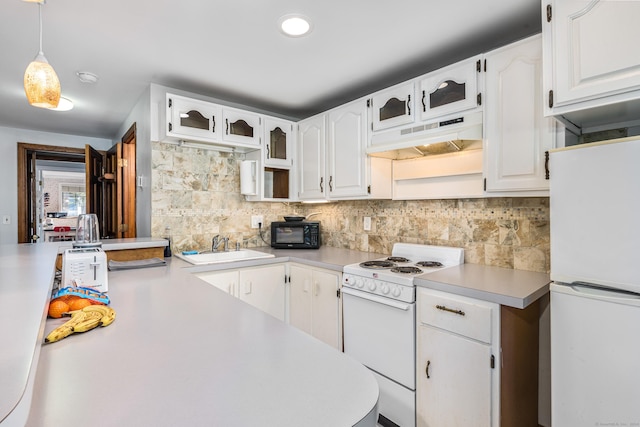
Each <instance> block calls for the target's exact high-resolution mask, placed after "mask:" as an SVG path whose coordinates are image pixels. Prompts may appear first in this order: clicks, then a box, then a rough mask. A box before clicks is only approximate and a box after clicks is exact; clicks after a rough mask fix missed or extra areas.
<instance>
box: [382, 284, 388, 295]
mask: <svg viewBox="0 0 640 427" xmlns="http://www.w3.org/2000/svg"><path fill="white" fill-rule="evenodd" d="M381 289H382V293H383V294H384V295H387V294H388V293H389V287H388V286H387V285H385V284H383V285H382V288H381Z"/></svg>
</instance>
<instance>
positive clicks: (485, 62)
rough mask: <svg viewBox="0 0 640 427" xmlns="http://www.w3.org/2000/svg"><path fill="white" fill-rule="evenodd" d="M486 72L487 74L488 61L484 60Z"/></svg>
mask: <svg viewBox="0 0 640 427" xmlns="http://www.w3.org/2000/svg"><path fill="white" fill-rule="evenodd" d="M484 72H485V73H486V72H487V60H486V59H485V60H484Z"/></svg>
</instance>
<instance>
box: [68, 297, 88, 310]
mask: <svg viewBox="0 0 640 427" xmlns="http://www.w3.org/2000/svg"><path fill="white" fill-rule="evenodd" d="M89 305H91V301H89V300H88V299H86V298H78V299H74V300H72V301H70V302H69V308H70V309H71V311H75V310H82V309H83V308H85V307H87V306H89Z"/></svg>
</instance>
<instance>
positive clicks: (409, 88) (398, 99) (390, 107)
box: [369, 82, 415, 131]
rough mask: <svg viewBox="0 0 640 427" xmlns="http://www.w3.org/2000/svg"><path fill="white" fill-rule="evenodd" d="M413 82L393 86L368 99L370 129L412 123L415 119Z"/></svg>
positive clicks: (376, 129) (375, 129)
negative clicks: (370, 120)
mask: <svg viewBox="0 0 640 427" xmlns="http://www.w3.org/2000/svg"><path fill="white" fill-rule="evenodd" d="M413 91H414V85H413V82H410V83H405V84H402V85H398V86H394V87H393V88H389V89H386V90H383V91H380V92H377V93H376V94H374V95H373V96H372V97H371V99H370V101H369V102H370V107H371V119H372V129H373V130H374V131H378V130H382V129H389V128H392V127H394V126H399V125H404V124H407V123H412V122H413V121H414V120H415V119H414V117H415V109H414V96H413Z"/></svg>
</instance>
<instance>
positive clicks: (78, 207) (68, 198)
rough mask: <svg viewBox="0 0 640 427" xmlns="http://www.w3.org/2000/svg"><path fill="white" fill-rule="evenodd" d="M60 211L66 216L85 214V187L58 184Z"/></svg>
mask: <svg viewBox="0 0 640 427" xmlns="http://www.w3.org/2000/svg"><path fill="white" fill-rule="evenodd" d="M60 201H61V209H60V210H61V211H62V212H67V216H78V215H80V214H83V213H86V208H87V195H86V192H85V186H84V185H82V186H79V185H70V184H60Z"/></svg>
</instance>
